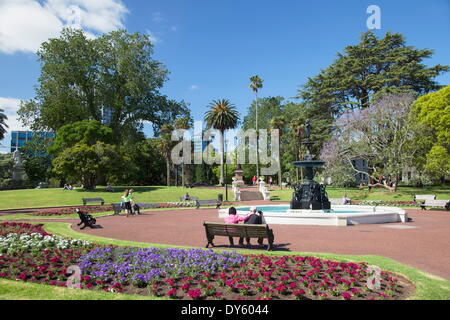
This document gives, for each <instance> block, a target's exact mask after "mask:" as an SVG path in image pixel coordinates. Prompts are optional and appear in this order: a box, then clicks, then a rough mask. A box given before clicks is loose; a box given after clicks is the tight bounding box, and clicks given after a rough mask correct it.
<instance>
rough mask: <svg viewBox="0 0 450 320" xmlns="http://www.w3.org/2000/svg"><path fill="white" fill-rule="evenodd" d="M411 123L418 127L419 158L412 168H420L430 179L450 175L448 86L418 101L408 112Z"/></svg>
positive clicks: (449, 88)
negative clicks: (420, 149)
mask: <svg viewBox="0 0 450 320" xmlns="http://www.w3.org/2000/svg"><path fill="white" fill-rule="evenodd" d="M411 115H412V117H413V119H414V121H415V122H417V123H418V124H420V125H421V126H422V128H421V131H422V134H421V135H420V136H419V137H418V139H417V141H415V144H420V145H421V146H422V147H423V148H422V151H423V152H422V155H421V156H419V157H417V158H416V163H415V165H416V166H418V167H419V168H421V167H423V168H424V169H425V171H426V172H427V173H428V174H429V175H430V176H432V177H434V178H443V177H446V176H449V175H450V160H449V159H450V156H449V155H450V129H449V128H450V126H449V124H450V85H448V86H446V87H445V88H443V89H441V90H439V91H437V92H432V93H429V94H426V95H423V96H421V97H420V98H418V99H417V100H416V101H415V102H414V104H413V106H412V110H411Z"/></svg>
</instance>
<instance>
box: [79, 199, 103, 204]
mask: <svg viewBox="0 0 450 320" xmlns="http://www.w3.org/2000/svg"><path fill="white" fill-rule="evenodd" d="M91 202H100V203H101V205H104V204H105V200H103V199H102V198H83V206H85V205H86V204H88V203H91Z"/></svg>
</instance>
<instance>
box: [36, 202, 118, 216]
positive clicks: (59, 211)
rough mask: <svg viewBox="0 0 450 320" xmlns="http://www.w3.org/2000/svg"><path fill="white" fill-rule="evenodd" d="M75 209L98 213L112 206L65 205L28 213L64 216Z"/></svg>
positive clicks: (110, 209)
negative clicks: (64, 206)
mask: <svg viewBox="0 0 450 320" xmlns="http://www.w3.org/2000/svg"><path fill="white" fill-rule="evenodd" d="M76 209H80V210H81V211H83V212H86V213H89V214H92V213H98V212H106V211H113V208H112V206H111V205H103V206H79V207H66V208H56V209H46V210H40V211H37V212H33V213H30V215H33V216H44V217H48V216H64V215H71V214H74V213H75V210H76Z"/></svg>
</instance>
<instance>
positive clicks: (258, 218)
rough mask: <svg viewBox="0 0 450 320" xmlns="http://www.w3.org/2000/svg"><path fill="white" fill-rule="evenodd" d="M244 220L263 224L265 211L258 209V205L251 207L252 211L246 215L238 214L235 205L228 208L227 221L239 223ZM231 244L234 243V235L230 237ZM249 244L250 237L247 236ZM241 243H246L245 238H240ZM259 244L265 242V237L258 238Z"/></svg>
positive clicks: (246, 222) (248, 222) (248, 243)
mask: <svg viewBox="0 0 450 320" xmlns="http://www.w3.org/2000/svg"><path fill="white" fill-rule="evenodd" d="M241 221H243V222H244V224H263V213H262V211H261V210H257V209H256V207H251V208H250V211H249V212H248V213H247V215H246V216H239V215H237V211H236V208H235V207H230V208H229V209H228V216H226V217H225V219H224V222H225V223H234V224H237V223H239V222H241ZM229 239H230V244H231V245H234V242H233V237H229ZM245 240H246V242H247V245H248V246H249V245H250V238H245ZM239 244H240V245H243V244H244V238H239ZM258 244H260V245H261V244H263V238H258Z"/></svg>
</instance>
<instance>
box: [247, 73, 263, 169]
mask: <svg viewBox="0 0 450 320" xmlns="http://www.w3.org/2000/svg"><path fill="white" fill-rule="evenodd" d="M250 81H251V83H250V85H249V87H250V88H251V89H252V90H253V92H254V93H255V97H256V100H255V101H256V121H255V122H256V123H255V130H256V176H257V177H259V154H258V151H259V146H258V144H259V134H258V90H259V89H261V88H262V87H263V84H262V83H263V80H262V79H261V78H260V77H258V76H257V75H256V76H253V77H250Z"/></svg>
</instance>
